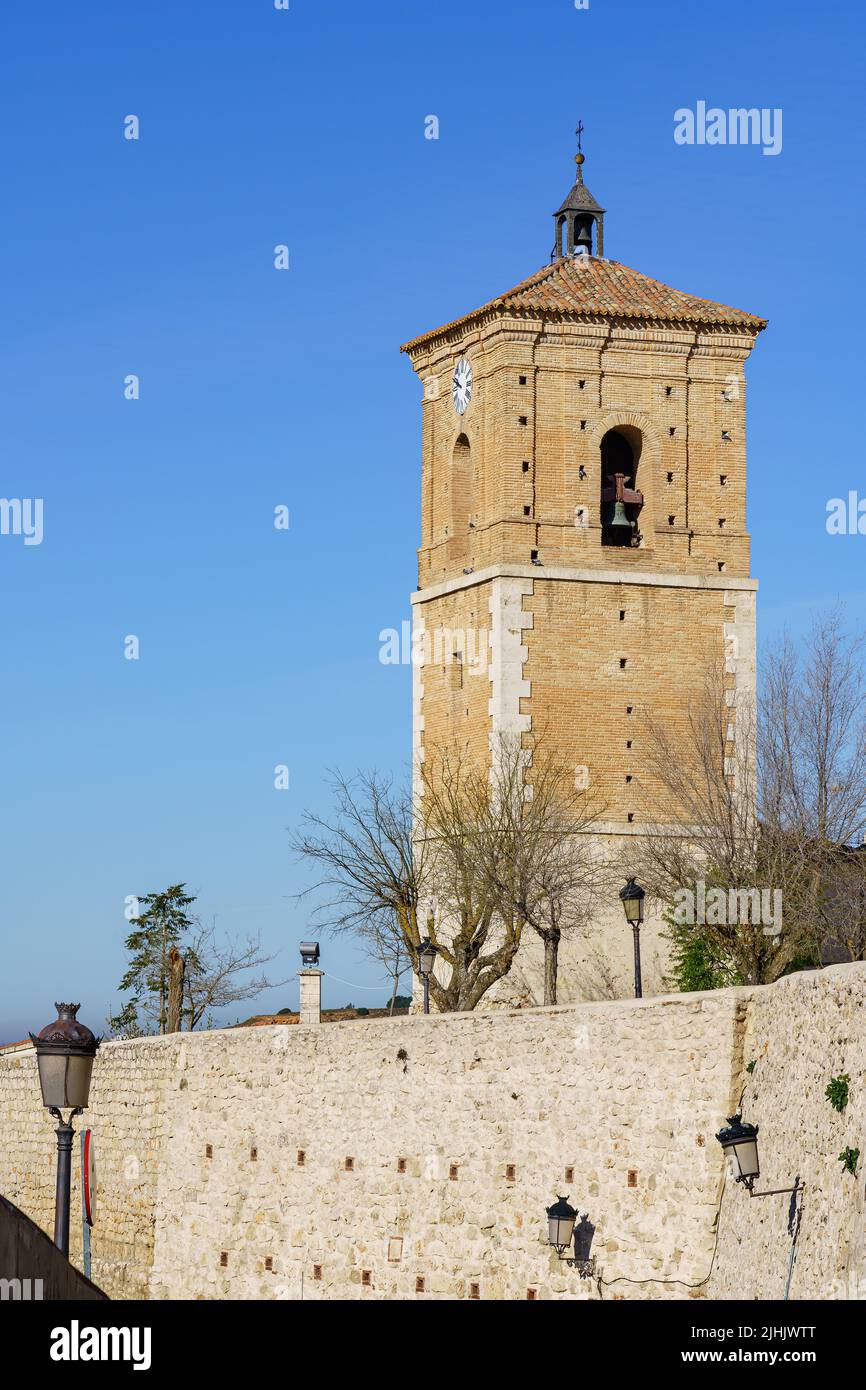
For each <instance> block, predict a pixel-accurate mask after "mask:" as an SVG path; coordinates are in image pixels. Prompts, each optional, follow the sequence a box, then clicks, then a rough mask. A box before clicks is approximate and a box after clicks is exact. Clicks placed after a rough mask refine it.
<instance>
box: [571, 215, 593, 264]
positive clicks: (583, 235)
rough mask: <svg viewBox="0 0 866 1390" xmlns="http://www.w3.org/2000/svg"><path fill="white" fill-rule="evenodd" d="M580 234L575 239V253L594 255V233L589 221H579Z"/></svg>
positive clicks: (577, 254) (578, 254)
mask: <svg viewBox="0 0 866 1390" xmlns="http://www.w3.org/2000/svg"><path fill="white" fill-rule="evenodd" d="M578 228H579V230H578V234H577V236H576V237H575V239H574V254H575V255H576V256H591V255H592V233H591V232H590V230H589V224H588V223H587V222H580V223H578Z"/></svg>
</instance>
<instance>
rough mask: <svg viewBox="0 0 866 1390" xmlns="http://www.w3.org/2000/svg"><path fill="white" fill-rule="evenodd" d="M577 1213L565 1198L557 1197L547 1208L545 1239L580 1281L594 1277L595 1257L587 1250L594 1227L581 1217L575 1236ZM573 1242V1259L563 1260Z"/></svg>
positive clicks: (585, 1218)
mask: <svg viewBox="0 0 866 1390" xmlns="http://www.w3.org/2000/svg"><path fill="white" fill-rule="evenodd" d="M576 1220H577V1212H576V1211H575V1209H574V1207H572V1206H570V1205H569V1201H568V1198H567V1197H557V1199H556V1201H555V1202H554V1204H553V1206H552V1207H548V1208H547V1239H548V1240H549V1241H550V1244H551V1245H552V1246H553V1248H554V1250H555V1251H556V1253H557V1255H558V1256H559V1258H560V1259H561V1260H562V1262H563V1264H566V1265H568V1267H569V1269H576V1270H577V1272H578V1274H579V1275H580V1277H581V1279H591V1278H592V1277H593V1276H594V1275H595V1256H594V1255H590V1253H589V1249H590V1246H591V1244H592V1238H593V1236H594V1235H595V1227H594V1226H593V1225H592V1224H591V1222H590V1221H589V1218H588V1217H587V1216H582V1217H581V1219H580V1226H579V1227H578V1230H577V1234H575V1229H574V1223H575V1222H576ZM572 1241H573V1242H574V1258H573V1259H571V1258H569V1259H565V1258H564V1256H565V1252H566V1250H568V1249H569V1247H570V1246H571V1244H572Z"/></svg>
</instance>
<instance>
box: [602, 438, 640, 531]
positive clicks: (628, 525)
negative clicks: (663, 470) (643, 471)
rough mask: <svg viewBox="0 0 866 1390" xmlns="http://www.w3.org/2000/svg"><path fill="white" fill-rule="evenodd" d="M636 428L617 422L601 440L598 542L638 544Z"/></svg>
mask: <svg viewBox="0 0 866 1390" xmlns="http://www.w3.org/2000/svg"><path fill="white" fill-rule="evenodd" d="M642 443H643V440H642V436H641V433H640V430H638V429H635V428H634V427H633V426H631V425H620V426H619V427H618V428H616V429H612V430H608V431H607V433H606V434H605V435H604V437H603V439H602V441H601V497H600V509H601V543H602V545H620V546H636V545H639V544H640V532H639V530H638V524H637V523H638V516H639V515H640V511H641V508H642V506H643V500H644V499H643V493H642V492H640V491H639V490H638V487H637V474H638V467H639V464H640V455H641V445H642Z"/></svg>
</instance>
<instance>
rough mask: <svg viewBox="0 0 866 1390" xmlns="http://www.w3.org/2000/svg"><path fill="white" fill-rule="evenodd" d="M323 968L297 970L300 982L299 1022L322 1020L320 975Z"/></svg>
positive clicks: (319, 1021)
mask: <svg viewBox="0 0 866 1390" xmlns="http://www.w3.org/2000/svg"><path fill="white" fill-rule="evenodd" d="M324 973H325V972H324V970H299V971H298V979H299V980H300V982H301V1017H300V1022H301V1023H302V1024H304V1023H321V1021H322V976H323V975H324Z"/></svg>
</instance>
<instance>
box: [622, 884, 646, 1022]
mask: <svg viewBox="0 0 866 1390" xmlns="http://www.w3.org/2000/svg"><path fill="white" fill-rule="evenodd" d="M645 897H646V894H645V892H644V890H643V888H641V886H640V884H639V883H636V882H635V880H634V879H633V878H630V879H629V880H628V883H627V884H626V885H625V887H624V888H621V889H620V890H619V900H620V902H621V903H622V905H623V908H624V910H625V917H626V921H627V922H628V924H629V926H630V927H631V929H632V932H633V934H634V997H635V999H642V998H643V985H642V983H641V977H640V927H641V922H642V921H643V900H644V898H645Z"/></svg>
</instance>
